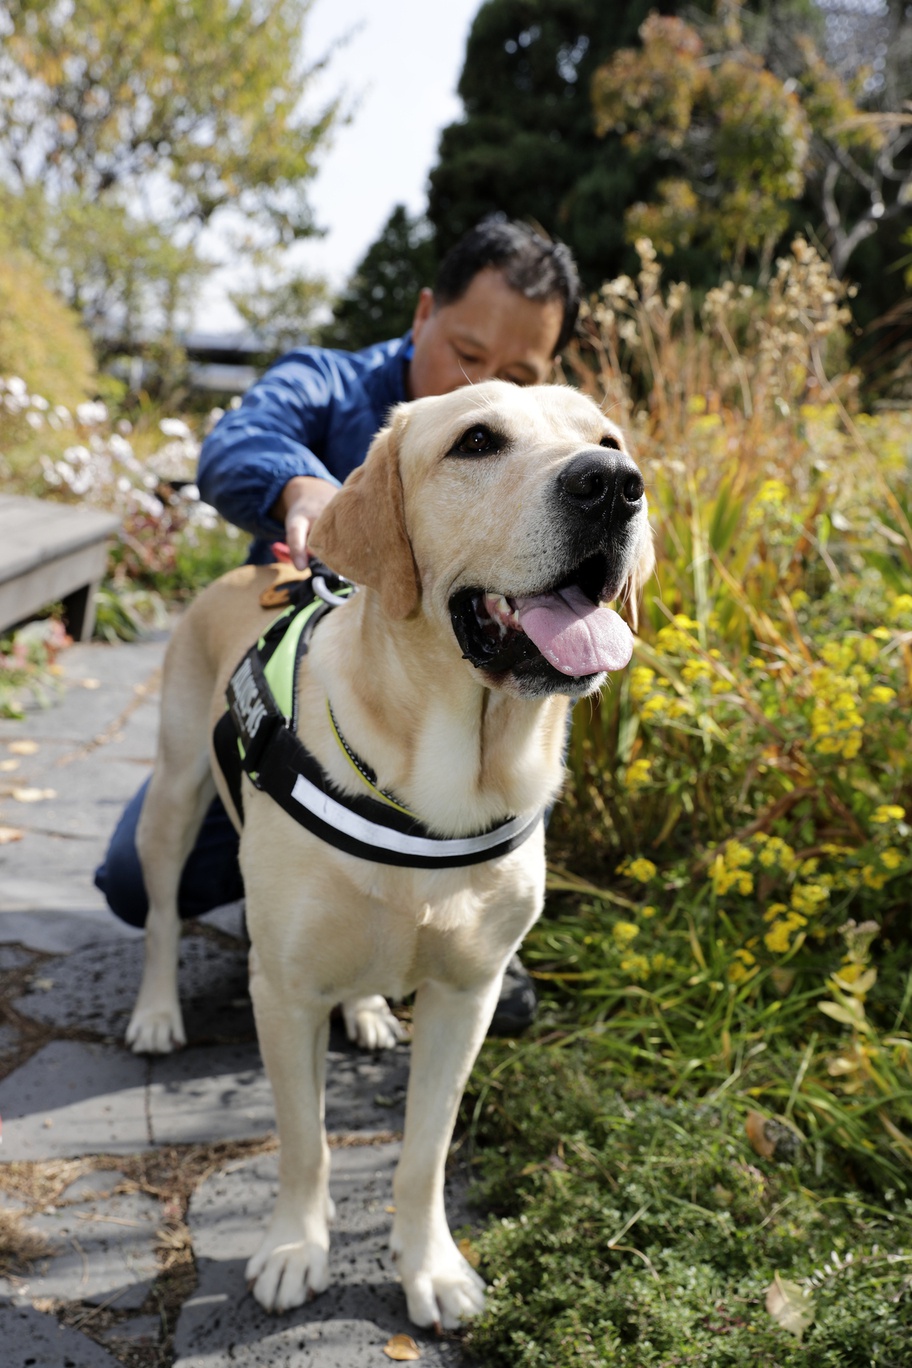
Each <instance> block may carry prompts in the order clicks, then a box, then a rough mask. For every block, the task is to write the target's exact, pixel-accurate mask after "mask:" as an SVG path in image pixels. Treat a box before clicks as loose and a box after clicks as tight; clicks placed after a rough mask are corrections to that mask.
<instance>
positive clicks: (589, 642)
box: [450, 555, 633, 679]
mask: <svg viewBox="0 0 912 1368" xmlns="http://www.w3.org/2000/svg"><path fill="white" fill-rule="evenodd" d="M607 585H608V563H607V560H606V558H605V557H604V556H603V555H595V556H590V557H589V558H588V559H587V560H585V561H583V562H582V564H581V565H580V566H578V567H577V569H576V570H574V571H573V572H572V574H571V575H569V576H567V577H566V579H564V580H562V581H561V583H560V584H558V585H555V586H554V588H553V589H550V590H547V591H546V592H545V593H541V594H528V595H521V596H516V597H508V596H507V595H504V594H495V593H491V592H489V591H486V590H484V589H462V590H460V591H459V592H458V593H456V594H454V595H453V597H452V598H451V600H450V616H451V618H452V622H453V630H454V631H455V633H456V637H457V639H458V641H459V644H460V646H461V647H462V652H463V655H464V656H465V657H466V659H467V660H470V661H471V662H472V664H473V665H475V666H477V667H478V668H479V669H483V670H487V671H490V672H491V673H495V674H496V673H500V672H501V671H503V670H511V669H515V668H516V667H517V666H518V665H520V664H521V663H522V662H523V661H527V660H531V659H533V658H534V657H536V656H541V657H543V658H544V659H545V660H546V661H547V662H548V663H549V664H550V665H551V666H553V668H554V669H555V670H557V671H559V673H560V674H562V675H568V676H571V677H573V678H576V679H580V678H586V677H588V676H590V675H596V674H602V673H604V672H605V671H607V670H621V669H623V668H624V666H625V665H626V664H627V663H628V661H629V660H630V657H631V655H632V653H633V636H632V634H631V632H630V628H629V627H628V626H627V624H626V622H624V620H623V618H621V617H619V616H618V614H617V613H615V612H613V611H612V609H610V608H605V607H604V606H602V602H601V600H602V599H605V598H608V597H613V595H611V593H610V590H609V589H608V588H607Z"/></svg>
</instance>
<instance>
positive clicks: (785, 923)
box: [763, 912, 807, 955]
mask: <svg viewBox="0 0 912 1368" xmlns="http://www.w3.org/2000/svg"><path fill="white" fill-rule="evenodd" d="M802 926H807V917H802V916H801V915H800V914H799V913H798V912H789V914H788V916H786V917H784V918H783V919H782V920H781V921H776V922H773V924H772V926H771V927H770V929H769V930H768V931H767V933H766V935H765V936H764V937H763V944H764V945H765V946H766V948H767V950H771V951H772V952H773V954H774V955H784V954H785V953H786V951H788V950H790V949H791V940H790V938H791V935H792V932H793V931H798V930H800V929H801V927H802Z"/></svg>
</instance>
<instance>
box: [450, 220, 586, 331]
mask: <svg viewBox="0 0 912 1368" xmlns="http://www.w3.org/2000/svg"><path fill="white" fill-rule="evenodd" d="M488 267H493V268H494V269H495V270H497V271H500V273H501V275H502V276H503V278H504V280H505V281H506V282H507V284H508V285H509V286H510V288H511V290H516V292H517V293H518V294H521V295H523V296H524V297H525V298H526V299H536V300H542V301H544V300H548V299H557V300H559V301H560V303H561V306H562V308H563V311H564V314H563V322H562V324H561V330H560V335H559V336H558V339H557V342H556V344H555V347H554V355H555V356H556V355H557V353H558V352H559V351H561V349H562V348H563V347H565V346H566V345H567V343H568V342H569V340H570V338H571V337H572V336H573V329H574V328H575V327H576V319H577V315H578V314H579V305H580V282H579V275H578V274H577V270H576V263H575V261H574V260H573V256H572V254H571V252H570V248H569V247H566V246H565V245H564V244H563V243H562V242H553V241H552V240H551V238H549V237H546V236H545V235H544V234H543V233H541V232H539V231H538V230H537V229H535V228H533V227H532V226H531V225H530V224H528V223H519V222H517V221H516V220H510V219H508V218H506V217H505V215H503V214H492V215H490V216H489V217H488V218H484V219H482V221H481V223H478V224H476V226H475V227H474V228H470V229H469V231H468V232H467V233H465V234H463V236H462V237H461V238H460V239H459V241H458V242H457V243H456V245H455V246H454V247H451V248H450V250H449V251H448V252H447V254H446V256H445V257H444V258H443V261H442V262H441V263H440V269H439V270H438V272H437V280H436V282H435V285H434V301H435V303H436V304H438V305H445V304H455V303H456V301H457V300H458V299H461V298H462V296H463V295H464V294H465V292H466V290H467V289H468V288H469V286H470V285H471V283H472V281H473V280H474V279H475V277H476V276H477V275H478V273H479V271H483V270H485V269H486V268H488Z"/></svg>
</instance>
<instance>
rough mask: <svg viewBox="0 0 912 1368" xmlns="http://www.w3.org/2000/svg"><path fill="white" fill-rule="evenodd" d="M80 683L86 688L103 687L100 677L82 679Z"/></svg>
mask: <svg viewBox="0 0 912 1368" xmlns="http://www.w3.org/2000/svg"><path fill="white" fill-rule="evenodd" d="M79 683H80V684H81V685H82V687H83V688H84V689H100V688H101V680H100V679H80V681H79Z"/></svg>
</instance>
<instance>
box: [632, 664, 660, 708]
mask: <svg viewBox="0 0 912 1368" xmlns="http://www.w3.org/2000/svg"><path fill="white" fill-rule="evenodd" d="M655 677H656V675H655V670H650V668H649V666H648V665H634V667H633V669H632V670H631V671H630V696H631V698H632V699H633V701H634V702H635V703H641V702H642V701H643V699H644V698H646V696H647V695H648V694H649V691H650V690H651V688H652V683H653V680H654V679H655Z"/></svg>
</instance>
